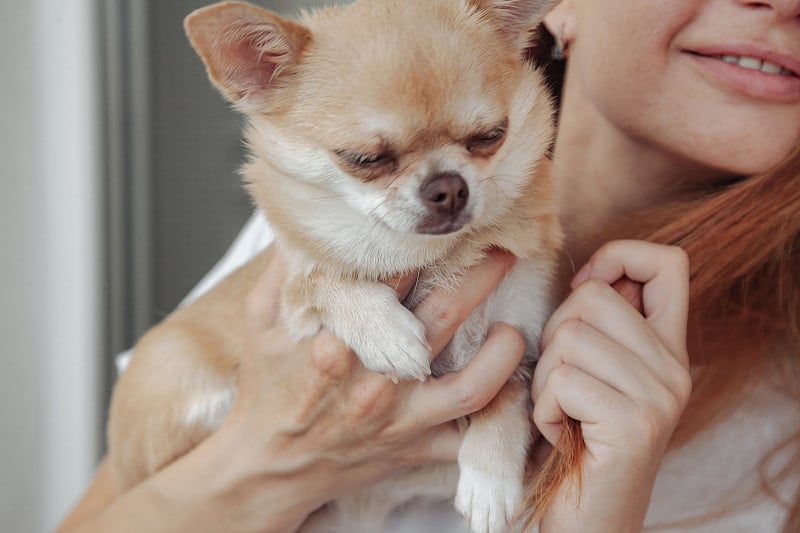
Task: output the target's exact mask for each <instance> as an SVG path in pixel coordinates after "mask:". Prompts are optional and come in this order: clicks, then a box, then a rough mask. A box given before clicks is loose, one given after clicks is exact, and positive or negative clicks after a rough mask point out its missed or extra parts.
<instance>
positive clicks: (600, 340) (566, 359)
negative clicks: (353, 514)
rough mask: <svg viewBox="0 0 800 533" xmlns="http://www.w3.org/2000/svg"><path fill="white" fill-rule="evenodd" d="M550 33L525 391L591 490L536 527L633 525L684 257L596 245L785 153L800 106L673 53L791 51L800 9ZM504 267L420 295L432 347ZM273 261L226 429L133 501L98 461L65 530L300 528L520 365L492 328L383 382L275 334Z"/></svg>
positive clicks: (449, 450)
mask: <svg viewBox="0 0 800 533" xmlns="http://www.w3.org/2000/svg"><path fill="white" fill-rule="evenodd" d="M718 21H725V24H724V25H721V24H717V22H718ZM546 24H547V26H548V28H549V29H550V31H551V33H553V34H554V35H559V36H561V37H562V38H564V39H565V40H566V41H567V42H569V43H570V59H569V66H568V75H567V80H566V84H565V91H564V98H563V104H562V114H561V121H560V124H559V133H558V138H557V142H556V150H555V154H554V164H553V172H554V178H555V181H556V183H557V185H558V189H559V191H561V193H562V194H560V195H559V209H560V212H561V219H562V222H563V224H564V229H565V232H566V235H567V246H566V254H565V257H567V258H568V260H565V261H564V263H563V264H562V265H561V277H562V279H563V280H564V283H563V293H562V296H563V303H562V304H561V305H560V306H559V307H558V309H557V310H556V311H555V313H554V314H553V316H552V317H551V319H550V321H549V323H548V324H547V326H546V328H545V331H544V334H543V336H542V339H541V347H542V357H541V360H540V362H539V364H538V366H537V369H536V373H535V375H534V382H533V387H532V391H531V392H532V396H533V399H534V402H535V405H536V408H535V412H534V421H535V423H536V425H537V427H538V428H539V430H540V431H541V433H542V435H543V438H544V439H545V440H546V441H548V442H550V443H554V442H555V441H556V440H557V438H558V434H559V431H560V427H561V425H560V422H561V421H562V420H563V419H564V417H565V416H570V417H572V418H574V419H576V420H578V421H580V422H581V426H582V430H583V436H584V438H585V440H586V456H585V457H584V458H583V465H584V470H583V481H584V482H583V492H582V493H581V494H580V495H577V494H575V493H574V491H573V489H571V488H570V487H565V488H563V489H562V490H561V491H560V493H559V494H558V495H557V497H556V499H555V502H554V504H553V505H552V507H551V508H550V509H549V510H548V511H547V513H546V514H545V516H544V519H543V522H542V531H543V532H550V531H558V532H570V531H575V532H591V531H620V532H624V531H639V530H641V528H642V524H643V520H644V516H645V513H646V511H647V507H648V505H649V499H650V493H651V491H652V487H653V483H654V481H655V477H656V474H657V472H658V469H659V465H660V463H661V460H662V458H663V456H664V453H665V451H666V449H667V445H668V443H669V440H670V437H671V435H672V433H673V431H674V429H675V426H676V424H677V422H678V420H679V418H680V415H681V413H682V412H683V410H684V408H685V406H686V403H687V401H688V397H689V394H690V391H691V380H690V377H689V358H688V355H687V351H686V320H687V313H688V310H687V306H688V265H687V259H686V257H685V254H683V253H682V252H681V251H680V250H678V249H676V248H672V247H665V246H658V245H653V244H649V243H645V242H641V241H629V240H617V241H612V242H609V243H607V242H605V240H598V239H596V238H594V237H593V235H595V230H596V229H597V228H603V227H606V226H608V225H609V224H610V223H612V222H613V221H615V220H617V219H619V218H620V217H621V216H623V215H625V214H626V213H628V212H630V210H631V209H636V208H641V207H647V206H652V205H657V204H659V203H662V202H664V201H668V200H670V199H673V198H674V197H676V195H679V194H681V193H682V191H684V190H686V189H687V188H694V187H698V186H707V185H709V184H714V183H717V182H723V181H726V180H730V179H732V178H733V177H735V176H740V175H748V174H753V173H757V172H760V171H763V170H766V169H767V168H769V167H770V166H771V165H773V164H775V163H777V162H778V161H780V159H782V158H783V157H784V156H785V155H786V154H787V153H788V151H789V149H790V148H791V146H793V144H794V143H795V142H797V137H798V134H800V126H798V125H800V98H795V99H791V98H789V99H785V101H780V102H778V101H775V99H774V98H765V97H763V95H762V96H756V95H753V94H746V93H743V92H742V91H741V90H739V89H736V88H732V87H730V86H727V85H725V83H723V82H720V81H719V80H718V79H714V78H713V77H709V76H708V75H707V73H706V72H704V71H702V69H697V68H695V66H694V64H693V63H691V59H692V58H690V57H688V56H687V54H685V53H683V52H682V50H683V48H684V47H687V46H690V45H691V46H700V45H707V44H709V43H711V44H714V43H717V42H724V41H725V40H726V39H728V37H729V34H730V32H734V33H735V34H736V35H737V38H739V39H745V40H751V41H754V42H756V41H757V42H758V43H759V44H760V45H762V46H764V47H767V48H769V47H773V48H775V50H773V48H769V50H772V51H780V52H782V53H784V54H789V55H792V56H793V57H795V58H796V57H798V56H800V45H798V44H796V43H800V1H796V0H795V1H790V0H774V1H767V2H755V3H754V2H739V1H735V0H677V1H674V2H657V1H655V0H652V1H651V0H646V1H642V0H620V1H619V2H614V3H607V2H596V1H595V0H564V1H563V2H562V3H561V4H560V5H559V6H558V7H557V8H556V9H555V10H554V11H553V12H552V13H551V14H550V15H549V16H548V18H547V20H546ZM598 28H599V30H598ZM623 30H624V31H623ZM726 32H727V33H726ZM613 36H616V39H617V41H618V42H615V41H614V37H613ZM765 36H768V38H767V37H765ZM706 41H707V42H706ZM792 47H794V48H792ZM600 57H602V58H603V60H602V61H600V60H599V59H598V58H600ZM621 80H624V83H623V82H622V81H621ZM626 91H627V92H626ZM687 94H693V95H696V98H694V99H687V98H686V95H687ZM742 125H747V127H743V126H742ZM620 237H624V235H620ZM512 264H513V258H511V257H510V256H508V254H504V253H501V252H496V253H493V254H492V255H491V256H490V257H489V259H487V260H486V261H485V262H484V263H482V264H480V265H478V266H476V267H474V268H473V269H471V270H470V271H469V272H468V273H467V274H466V276H465V278H466V279H465V280H464V283H463V285H462V286H463V287H464V290H463V291H462V292H461V293H460V294H459V295H458V296H457V297H455V298H453V297H448V296H446V295H444V294H434V295H432V296H431V297H429V298H428V300H426V301H425V303H424V304H422V305H421V306H420V308H419V309H418V310H417V311H416V314H417V316H418V317H419V318H420V319H421V320H422V321H423V323H424V324H425V325H426V327H427V331H428V338H429V340H430V342H431V344H432V346H433V347H434V354H436V353H438V350H440V349H441V347H442V346H444V345H445V344H446V343H447V341H448V339H449V337H450V335H452V332H453V331H454V330H455V329H456V327H457V325H458V324H459V323H460V321H461V320H463V318H464V317H466V316H467V315H468V314H469V312H470V311H471V310H472V309H473V308H474V307H476V306H477V305H478V303H479V302H481V301H482V300H483V298H485V296H486V295H487V294H488V293H489V292H491V290H492V289H493V288H494V287H495V286H496V285H497V284H498V283H499V281H500V279H502V276H503V275H504V273H505V272H506V271H507V270H508V268H509V267H510V266H511V265H512ZM576 266H577V267H581V266H583V268H579V272H578V273H577V274H576V273H575V267H576ZM281 269H282V265H281V263H280V260H279V259H276V260H274V261H273V262H272V263H271V264H270V266H269V268H267V270H266V271H265V272H264V274H263V276H262V279H261V281H260V284H259V287H258V288H257V290H256V291H254V292H253V294H252V295H251V298H250V301H249V303H248V310H249V311H248V315H249V317H250V327H249V329H248V331H249V335H250V337H249V339H248V340H249V342H250V343H251V345H252V347H253V348H252V350H251V352H250V357H249V358H248V359H247V360H246V361H245V363H246V364H247V365H248V367H249V371H248V372H245V373H243V375H244V376H245V377H246V379H244V380H243V382H242V386H241V391H240V394H239V396H238V397H237V401H236V404H235V406H234V409H233V412H232V413H231V415H230V416H229V418H228V420H227V421H226V423H225V425H224V426H223V428H222V429H221V430H220V431H218V432H217V433H216V434H214V435H213V436H212V437H211V438H209V439H208V440H207V441H206V442H204V443H203V444H202V445H201V446H199V447H198V448H196V449H195V450H193V451H192V452H190V453H189V454H187V455H186V456H184V457H183V458H181V459H179V460H178V461H176V462H175V463H173V464H172V465H170V466H169V467H168V468H166V469H165V470H163V471H161V472H159V473H157V474H156V475H154V476H153V477H152V478H150V479H149V480H147V481H145V482H144V483H142V484H141V485H139V486H137V487H135V488H134V489H132V490H131V491H129V492H127V493H125V494H118V493H117V491H116V489H115V487H114V484H113V479H112V477H111V475H110V469H109V468H108V465H107V464H106V463H105V462H104V463H102V464H101V466H100V468H99V470H98V473H97V477H96V479H95V481H94V483H93V484H92V486H91V487H90V488H89V490H88V491H87V493H86V495H85V496H84V498H83V500H82V501H81V502H80V504H79V505H78V506H77V507H76V508H75V510H74V511H73V513H72V514H71V516H70V517H69V518H68V519H67V521H66V522H65V523H64V524H63V525H62V526H61V528H60V531H62V532H73V531H74V532H79V531H81V532H93V531H103V532H114V531H137V532H138V531H154V532H172V531H174V532H178V531H196V532H204V531H241V532H247V531H259V532H263V531H293V530H294V529H296V528H297V527H298V526H299V525H300V524H301V523H302V521H303V520H304V519H305V518H306V517H307V516H308V514H309V513H310V512H312V511H313V510H314V509H315V508H317V507H318V506H319V505H321V504H323V503H325V502H326V501H329V500H331V499H334V498H335V497H337V496H339V495H341V494H342V493H343V492H346V491H348V490H352V489H355V488H358V487H362V486H365V485H368V484H369V483H371V482H373V481H375V480H377V479H381V478H384V477H387V476H390V475H391V474H394V473H396V472H397V471H398V469H402V468H404V467H407V466H411V465H416V464H422V463H427V462H431V461H439V460H455V458H456V456H457V449H458V446H459V443H460V437H459V435H458V432H457V431H456V429H455V428H454V425H453V424H452V422H451V421H452V420H453V419H455V418H458V417H460V416H463V415H465V414H468V413H470V412H474V411H476V410H478V409H480V408H481V407H483V406H484V405H486V404H487V403H488V402H489V401H490V400H491V398H492V397H493V396H494V395H495V394H496V392H497V391H498V390H499V389H500V387H501V386H502V384H503V383H504V382H505V380H506V379H507V378H508V377H509V376H510V375H511V372H512V371H513V369H514V367H515V366H516V364H517V363H518V362H519V360H520V358H521V356H522V341H521V339H520V337H519V335H518V334H517V332H516V331H515V330H514V329H513V328H510V327H508V326H504V325H498V326H497V327H496V328H495V329H494V330H493V331H492V333H491V335H490V337H489V339H488V341H487V343H486V345H485V346H484V348H483V349H482V351H481V352H480V353H479V354H478V356H477V357H476V358H475V360H473V362H472V363H471V364H470V365H469V366H468V367H467V368H466V369H465V370H463V371H462V372H460V373H458V374H454V375H450V376H447V377H444V378H441V379H439V380H430V381H428V382H426V383H417V382H404V383H400V384H399V385H394V384H393V383H392V382H391V381H389V380H387V379H386V378H384V377H382V376H378V375H375V374H371V373H369V372H367V371H365V370H364V369H363V368H361V366H360V365H359V364H358V362H357V359H356V358H355V356H354V355H353V354H352V353H351V352H349V351H348V350H347V349H346V348H345V347H344V346H343V345H342V344H341V343H340V342H338V341H337V340H336V339H335V338H333V337H332V336H331V335H330V334H328V333H322V334H320V335H319V336H318V337H317V338H315V339H313V340H312V341H310V342H305V343H295V342H293V341H291V340H289V339H288V337H287V336H286V334H285V332H284V331H283V330H282V329H281V327H280V326H279V325H275V315H276V302H277V295H278V287H279V286H280V283H281V280H282V276H283V275H282V272H281ZM623 277H626V278H628V279H630V280H633V281H634V282H636V283H637V284H638V286H639V287H640V290H641V293H640V294H639V295H638V296H639V297H640V299H641V302H642V306H641V309H637V307H635V306H632V305H631V304H630V303H629V298H628V299H626V298H625V297H623V296H621V295H620V294H619V293H617V292H616V291H615V290H613V288H612V285H613V284H614V283H615V282H616V281H617V280H619V279H621V278H623ZM407 283H408V282H407V281H403V282H402V283H399V288H398V291H399V292H400V293H402V292H403V291H404V290H407V287H406V285H407ZM288 355H290V356H288ZM275 405H280V406H282V409H275ZM276 464H280V465H282V467H281V469H280V470H278V469H276V468H275V466H274V465H276ZM631 495H636V496H637V497H635V498H631ZM578 496H580V502H581V505H580V507H579V508H577V510H576V503H577V500H578Z"/></svg>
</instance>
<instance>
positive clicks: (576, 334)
mask: <svg viewBox="0 0 800 533" xmlns="http://www.w3.org/2000/svg"><path fill="white" fill-rule="evenodd" d="M585 334H586V324H585V323H584V322H583V321H582V320H579V319H577V318H569V319H567V320H564V322H562V323H561V324H559V325H558V327H557V328H556V330H555V332H554V333H553V342H554V343H557V344H558V345H559V346H560V347H561V348H562V349H563V348H568V347H569V346H574V344H575V343H576V341H578V340H579V339H581V338H582V337H583V336H584V335H585Z"/></svg>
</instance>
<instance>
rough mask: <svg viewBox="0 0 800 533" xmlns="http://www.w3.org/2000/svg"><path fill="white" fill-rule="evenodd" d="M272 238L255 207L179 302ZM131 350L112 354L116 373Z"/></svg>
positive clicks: (202, 289)
mask: <svg viewBox="0 0 800 533" xmlns="http://www.w3.org/2000/svg"><path fill="white" fill-rule="evenodd" d="M273 240H275V234H274V233H273V231H272V228H271V227H270V225H269V224H268V223H267V220H266V218H264V215H263V213H261V212H260V211H256V212H255V213H253V215H252V216H251V217H250V219H249V220H248V221H247V223H246V224H245V225H244V227H243V228H242V230H241V231H240V232H239V235H237V236H236V239H234V241H233V244H231V246H230V248H228V251H227V252H225V255H223V256H222V258H221V259H220V260H219V261H217V263H216V264H215V265H214V266H213V267H212V268H211V270H209V272H208V273H207V274H206V275H205V276H204V277H203V278H202V279H201V280H200V282H199V283H198V284H197V285H195V287H194V288H193V289H192V290H191V291H190V292H189V294H188V295H187V296H186V297H185V298H184V299H183V301H182V302H181V303H180V305H186V304H188V303H189V302H191V301H193V300H195V299H197V298H198V297H199V296H201V295H202V294H204V293H205V292H207V291H208V290H209V289H211V288H212V287H213V286H214V285H216V284H217V283H219V282H220V281H222V279H224V278H225V277H226V276H227V275H228V274H230V273H231V272H233V271H234V270H236V269H237V268H239V267H240V266H242V265H243V264H245V263H246V262H247V261H249V260H250V259H252V258H253V257H255V256H256V255H258V253H259V252H261V251H262V250H263V249H264V248H266V247H267V246H269V245H270V244H271V243H272V241H273ZM132 353H133V350H127V351H124V352H122V353H120V354H119V355H117V356H116V357H115V358H114V364H115V366H116V368H117V374H120V373H122V371H123V370H125V368H126V367H127V366H128V362H129V361H130V359H131V355H132Z"/></svg>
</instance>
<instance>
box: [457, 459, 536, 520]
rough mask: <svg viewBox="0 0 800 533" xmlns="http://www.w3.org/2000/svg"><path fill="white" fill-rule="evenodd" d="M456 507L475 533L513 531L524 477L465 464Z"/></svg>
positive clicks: (520, 501) (459, 482)
mask: <svg viewBox="0 0 800 533" xmlns="http://www.w3.org/2000/svg"><path fill="white" fill-rule="evenodd" d="M455 506H456V510H457V511H458V512H459V513H461V515H462V516H463V517H464V518H465V519H466V520H467V523H468V524H469V526H470V529H471V530H472V531H473V533H505V532H507V531H512V530H514V529H515V528H514V521H515V520H516V519H517V517H518V514H519V511H520V509H521V507H522V480H519V481H518V482H517V480H514V479H513V478H512V479H509V478H507V477H506V476H503V475H502V473H501V472H494V473H490V472H484V471H480V470H476V469H474V468H471V467H464V466H462V468H461V477H460V478H459V480H458V489H457V491H456V501H455Z"/></svg>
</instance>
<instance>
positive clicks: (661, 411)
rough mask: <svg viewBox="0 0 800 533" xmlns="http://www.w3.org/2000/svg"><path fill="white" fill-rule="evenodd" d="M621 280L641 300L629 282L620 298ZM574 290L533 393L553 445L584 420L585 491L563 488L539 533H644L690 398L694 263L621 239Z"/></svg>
mask: <svg viewBox="0 0 800 533" xmlns="http://www.w3.org/2000/svg"><path fill="white" fill-rule="evenodd" d="M620 280H630V281H632V282H635V283H636V284H638V285H639V287H640V290H641V294H640V295H637V294H635V293H636V292H637V291H635V290H634V291H631V290H630V289H631V286H632V285H631V284H630V283H625V285H626V287H625V290H622V291H618V290H615V284H617V283H618V282H620ZM572 289H573V290H572V293H571V295H570V296H569V297H568V298H567V299H566V300H565V301H564V303H563V304H562V305H561V306H560V307H559V308H558V309H557V310H556V311H555V313H554V314H553V316H552V317H551V319H550V321H549V322H548V324H547V325H546V327H545V330H544V332H543V334H542V338H541V348H542V356H541V359H540V361H539V363H538V365H537V368H536V372H535V374H534V382H533V391H532V392H533V398H534V404H535V408H534V421H535V423H536V425H537V427H538V428H539V430H540V431H541V433H542V435H543V436H544V438H546V439H547V440H548V441H549V442H550V443H551V444H555V443H556V442H557V441H558V437H559V435H560V431H561V427H562V422H563V420H564V419H565V417H571V418H573V419H575V420H577V421H578V422H580V425H581V429H582V433H583V438H584V440H585V444H586V450H585V454H584V457H583V458H582V475H583V479H582V490H580V492H579V488H578V485H577V484H573V485H570V484H569V482H568V483H566V484H565V486H563V487H561V489H560V490H559V492H558V494H557V495H556V497H555V499H554V500H553V504H552V505H551V506H550V508H549V509H548V510H547V511H546V513H545V515H544V518H543V520H542V523H541V531H542V532H548V531H558V532H572V531H575V532H580V533H590V532H593V531H597V532H607V531H615V532H625V531H640V530H641V528H642V524H643V521H644V516H645V514H646V511H647V507H648V505H649V499H650V493H651V491H652V487H653V483H654V481H655V477H656V473H657V471H658V468H659V465H660V463H661V460H662V457H663V455H664V453H665V451H666V449H667V445H668V443H669V440H670V438H671V435H672V433H673V432H674V430H675V427H676V425H677V423H678V420H679V418H680V416H681V414H682V412H683V410H684V408H685V407H686V404H687V402H688V400H689V395H690V392H691V377H690V374H689V358H688V354H687V349H686V325H687V315H688V300H689V268H688V259H687V257H686V254H685V253H684V252H683V251H682V250H681V249H679V248H675V247H669V246H662V245H656V244H651V243H646V242H641V241H615V242H612V243H609V244H608V245H606V246H604V247H603V248H601V249H600V250H599V251H598V252H597V253H596V254H595V255H594V256H593V257H592V259H591V260H590V262H589V263H588V264H587V265H586V266H585V267H584V268H583V269H582V270H581V271H580V272H579V273H578V274H577V275H576V276H575V278H574V280H573V282H572ZM621 293H625V295H623V294H621ZM637 299H640V303H641V309H638V308H637V307H638V305H632V304H631V301H632V300H633V301H635V300H637ZM638 303H639V302H637V304H638Z"/></svg>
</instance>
